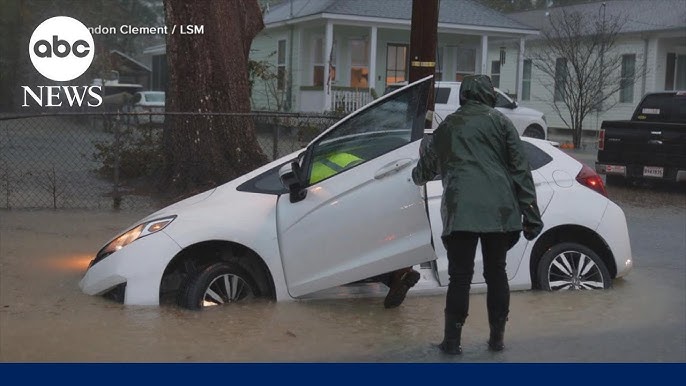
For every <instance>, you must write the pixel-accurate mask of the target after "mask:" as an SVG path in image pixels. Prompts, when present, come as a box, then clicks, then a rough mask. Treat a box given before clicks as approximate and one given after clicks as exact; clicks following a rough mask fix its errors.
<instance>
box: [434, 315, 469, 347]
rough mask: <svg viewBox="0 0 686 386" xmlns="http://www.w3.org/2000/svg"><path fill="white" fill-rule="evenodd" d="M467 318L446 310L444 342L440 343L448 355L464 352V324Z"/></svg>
mask: <svg viewBox="0 0 686 386" xmlns="http://www.w3.org/2000/svg"><path fill="white" fill-rule="evenodd" d="M464 321H465V318H464V317H458V316H456V315H451V314H448V313H447V312H446V314H445V328H444V333H445V335H444V337H443V342H441V343H440V344H439V345H438V348H440V349H441V351H443V352H444V353H446V354H448V355H460V354H462V346H461V345H460V344H461V342H460V341H461V340H462V326H463V325H464Z"/></svg>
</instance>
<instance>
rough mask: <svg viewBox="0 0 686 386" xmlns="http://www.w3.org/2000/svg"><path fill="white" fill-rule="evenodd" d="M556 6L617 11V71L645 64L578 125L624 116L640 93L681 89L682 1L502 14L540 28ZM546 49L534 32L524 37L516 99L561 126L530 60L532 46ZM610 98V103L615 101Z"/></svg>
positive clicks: (685, 46)
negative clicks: (519, 89)
mask: <svg viewBox="0 0 686 386" xmlns="http://www.w3.org/2000/svg"><path fill="white" fill-rule="evenodd" d="M562 11H566V12H567V13H570V12H577V11H578V12H581V13H584V14H588V15H601V14H602V13H603V12H604V13H605V16H606V17H607V18H609V17H615V16H619V17H620V18H623V19H624V20H625V24H624V25H623V28H622V30H621V33H620V35H619V39H618V41H617V45H616V50H617V51H618V52H617V53H618V54H621V57H622V64H621V68H620V71H622V74H624V73H628V74H631V73H632V71H633V69H634V68H640V67H642V68H646V69H647V73H646V75H645V76H644V77H642V78H640V79H637V80H636V82H633V83H632V82H627V83H626V86H625V87H624V88H623V89H622V90H620V92H618V93H616V94H615V95H614V96H613V97H612V98H613V99H614V100H612V101H610V102H609V103H608V105H613V106H614V107H612V108H611V109H610V110H608V111H606V112H605V113H598V114H595V113H594V114H591V115H590V116H588V117H587V118H586V120H585V121H584V124H583V128H584V130H597V129H598V128H599V126H600V123H601V122H602V121H603V120H611V119H629V118H630V117H631V114H632V113H633V111H634V109H635V108H636V105H637V104H638V102H640V100H641V97H642V96H643V95H644V94H645V93H647V92H651V91H660V90H675V89H681V90H686V1H684V0H614V1H603V2H594V3H585V4H579V5H574V6H567V7H553V8H548V9H546V10H537V11H528V12H519V13H512V14H509V15H508V16H509V17H511V18H513V19H515V20H517V21H519V22H520V23H522V24H526V25H529V26H531V27H532V28H535V29H538V30H543V29H545V28H546V26H547V24H548V23H550V21H549V20H550V17H552V16H554V15H556V14H559V13H561V12H562ZM544 49H546V47H545V44H544V42H543V41H542V39H541V37H540V35H536V36H531V37H529V38H527V47H526V51H525V53H524V57H525V59H524V63H523V74H522V78H523V88H522V92H521V94H520V95H519V96H518V100H519V103H520V104H522V105H524V106H527V107H532V108H535V109H537V110H540V111H543V112H544V113H545V115H546V117H547V119H548V126H550V127H560V128H562V127H564V123H563V122H562V120H561V119H560V118H559V116H558V115H557V113H555V112H554V110H553V109H552V107H550V104H549V103H550V101H551V100H552V98H553V95H551V92H550V91H549V90H548V89H546V88H545V87H544V86H543V82H544V76H545V75H544V74H543V73H542V72H541V71H539V70H538V69H537V68H536V66H535V65H532V64H533V63H532V60H531V59H530V58H531V56H529V55H528V54H527V52H528V53H531V52H534V51H535V50H544ZM615 103H616V104H615Z"/></svg>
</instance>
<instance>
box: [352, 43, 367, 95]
mask: <svg viewBox="0 0 686 386" xmlns="http://www.w3.org/2000/svg"><path fill="white" fill-rule="evenodd" d="M350 86H351V87H359V88H367V87H369V43H368V42H367V41H365V40H362V39H352V40H350Z"/></svg>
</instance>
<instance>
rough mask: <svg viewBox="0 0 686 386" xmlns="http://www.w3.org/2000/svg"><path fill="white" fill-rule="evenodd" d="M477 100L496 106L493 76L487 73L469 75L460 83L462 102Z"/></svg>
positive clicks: (463, 103) (462, 103)
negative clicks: (490, 76)
mask: <svg viewBox="0 0 686 386" xmlns="http://www.w3.org/2000/svg"><path fill="white" fill-rule="evenodd" d="M467 101H476V102H480V103H483V104H485V105H486V106H490V107H495V90H494V89H493V83H491V78H489V77H488V76H487V75H467V76H465V77H464V79H463V80H462V85H460V104H461V105H465V104H466V103H467Z"/></svg>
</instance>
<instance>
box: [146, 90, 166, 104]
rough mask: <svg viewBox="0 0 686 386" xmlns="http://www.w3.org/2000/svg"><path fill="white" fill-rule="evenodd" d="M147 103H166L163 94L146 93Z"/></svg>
mask: <svg viewBox="0 0 686 386" xmlns="http://www.w3.org/2000/svg"><path fill="white" fill-rule="evenodd" d="M145 101H146V102H164V93H163V92H146V93H145Z"/></svg>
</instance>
